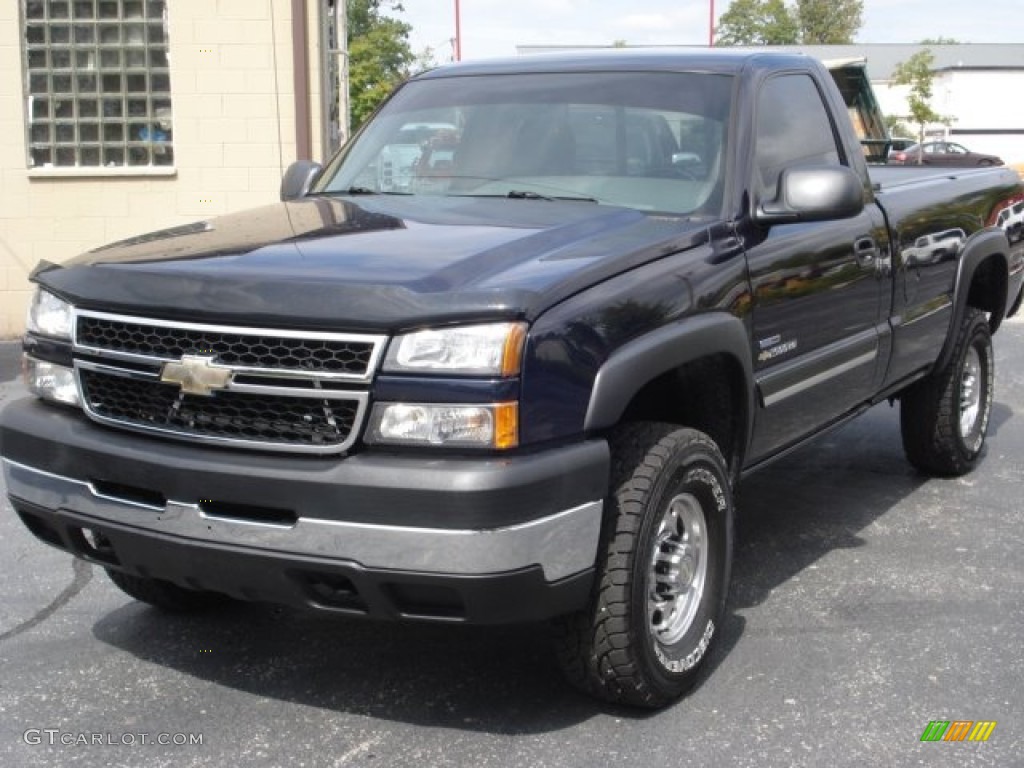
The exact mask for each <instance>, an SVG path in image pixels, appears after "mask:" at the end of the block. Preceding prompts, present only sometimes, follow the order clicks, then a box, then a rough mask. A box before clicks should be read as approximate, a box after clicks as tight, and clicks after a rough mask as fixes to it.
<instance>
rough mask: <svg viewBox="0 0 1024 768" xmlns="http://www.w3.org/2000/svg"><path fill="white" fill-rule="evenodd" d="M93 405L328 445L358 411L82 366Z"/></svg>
mask: <svg viewBox="0 0 1024 768" xmlns="http://www.w3.org/2000/svg"><path fill="white" fill-rule="evenodd" d="M81 381H82V390H83V395H84V397H85V400H86V403H87V404H88V406H89V408H90V410H92V411H93V412H94V413H96V414H97V415H99V416H102V417H104V418H107V419H112V420H115V421H118V422H121V423H125V424H133V425H137V426H140V427H148V428H152V429H167V430H172V431H175V432H180V433H183V434H186V435H194V436H197V437H216V438H226V439H232V440H242V441H250V442H251V441H259V442H265V443H275V444H279V445H282V446H286V445H287V446H306V447H312V448H315V447H318V446H322V447H324V448H329V447H331V446H336V445H340V444H341V443H344V442H345V440H346V438H347V437H348V436H349V434H350V433H351V431H352V429H353V427H354V425H355V421H356V415H357V413H358V406H357V403H356V402H355V401H352V400H327V399H319V398H306V397H281V396H275V395H252V394H247V393H241V392H230V391H223V392H217V393H215V394H214V396H213V397H200V396H196V395H184V397H179V394H180V390H179V388H178V387H177V386H176V385H171V384H163V383H161V382H158V381H152V382H150V381H141V380H137V379H129V378H126V377H123V376H115V375H110V374H106V373H100V372H97V371H88V370H83V371H81Z"/></svg>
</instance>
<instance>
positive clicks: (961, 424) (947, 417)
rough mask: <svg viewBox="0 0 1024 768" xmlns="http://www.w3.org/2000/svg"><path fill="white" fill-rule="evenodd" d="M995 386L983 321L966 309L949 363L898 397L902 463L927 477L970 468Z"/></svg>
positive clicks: (988, 336) (981, 440)
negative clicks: (905, 457) (911, 466)
mask: <svg viewBox="0 0 1024 768" xmlns="http://www.w3.org/2000/svg"><path fill="white" fill-rule="evenodd" d="M994 381H995V359H994V357H993V354H992V336H991V334H990V332H989V325H988V320H987V319H986V317H985V314H984V313H983V312H981V311H980V310H978V309H974V308H970V307H969V308H968V309H967V312H966V314H965V315H964V319H963V322H962V323H961V325H960V328H959V330H958V332H957V339H956V345H955V347H954V348H953V354H952V355H951V356H950V358H949V362H948V363H946V365H945V366H943V367H942V368H941V369H939V370H936V371H933V372H932V373H931V374H930V375H929V376H928V377H927V378H925V379H923V380H921V381H919V382H917V383H916V384H914V385H913V386H911V387H910V388H909V389H908V390H907V391H906V392H904V393H903V395H902V396H901V397H900V431H901V432H902V435H903V451H904V453H905V454H906V456H907V460H908V461H909V462H910V463H911V464H913V465H914V467H916V468H917V469H919V470H920V471H922V472H925V473H927V474H931V475H940V476H947V477H955V476H958V475H963V474H965V473H967V472H969V471H970V470H971V469H973V468H974V466H975V465H976V464H977V462H978V459H979V458H980V457H981V453H982V450H983V449H984V447H985V436H986V434H987V432H988V422H989V417H990V416H991V414H992V391H993V385H994Z"/></svg>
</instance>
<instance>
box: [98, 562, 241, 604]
mask: <svg viewBox="0 0 1024 768" xmlns="http://www.w3.org/2000/svg"><path fill="white" fill-rule="evenodd" d="M107 575H108V576H109V577H110V580H111V581H112V582H114V584H116V585H117V587H118V588H119V589H120V590H121V591H122V592H124V593H125V594H126V595H128V596H129V597H133V598H135V599H136V600H140V601H142V602H143V603H149V604H150V605H152V606H154V607H156V608H159V609H161V610H164V611H167V612H169V613H191V612H193V611H205V610H208V609H210V608H213V607H215V606H218V605H223V604H224V603H226V602H228V601H229V600H230V598H229V597H228V596H227V595H222V594H219V593H217V592H203V591H200V590H195V589H185V588H184V587H179V586H178V585H177V584H172V583H171V582H169V581H163V580H161V579H150V578H146V577H144V576H135V575H133V574H130V573H125V572H124V571H115V570H114V569H113V568H108V569H107Z"/></svg>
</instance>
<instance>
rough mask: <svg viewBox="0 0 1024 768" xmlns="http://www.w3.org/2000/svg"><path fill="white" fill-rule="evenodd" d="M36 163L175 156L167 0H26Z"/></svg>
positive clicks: (31, 147)
mask: <svg viewBox="0 0 1024 768" xmlns="http://www.w3.org/2000/svg"><path fill="white" fill-rule="evenodd" d="M21 4H22V19H23V23H24V42H23V53H24V60H23V69H24V73H25V95H26V99H27V105H28V109H27V119H28V128H27V134H28V165H29V167H30V168H144V167H147V166H171V165H173V164H174V147H173V141H174V136H173V130H172V119H171V117H172V115H171V78H170V69H169V66H168V53H167V0H22V3H21Z"/></svg>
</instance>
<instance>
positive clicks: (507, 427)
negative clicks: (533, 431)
mask: <svg viewBox="0 0 1024 768" xmlns="http://www.w3.org/2000/svg"><path fill="white" fill-rule="evenodd" d="M366 441H367V442H369V443H386V444H391V445H435V446H445V447H472V448H497V449H506V448H514V447H515V446H516V445H518V444H519V408H518V405H517V404H516V403H497V404H494V405H449V404H447V403H445V404H438V403H378V404H377V405H375V406H374V408H373V415H372V416H371V417H370V427H369V430H368V431H367V433H366Z"/></svg>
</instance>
